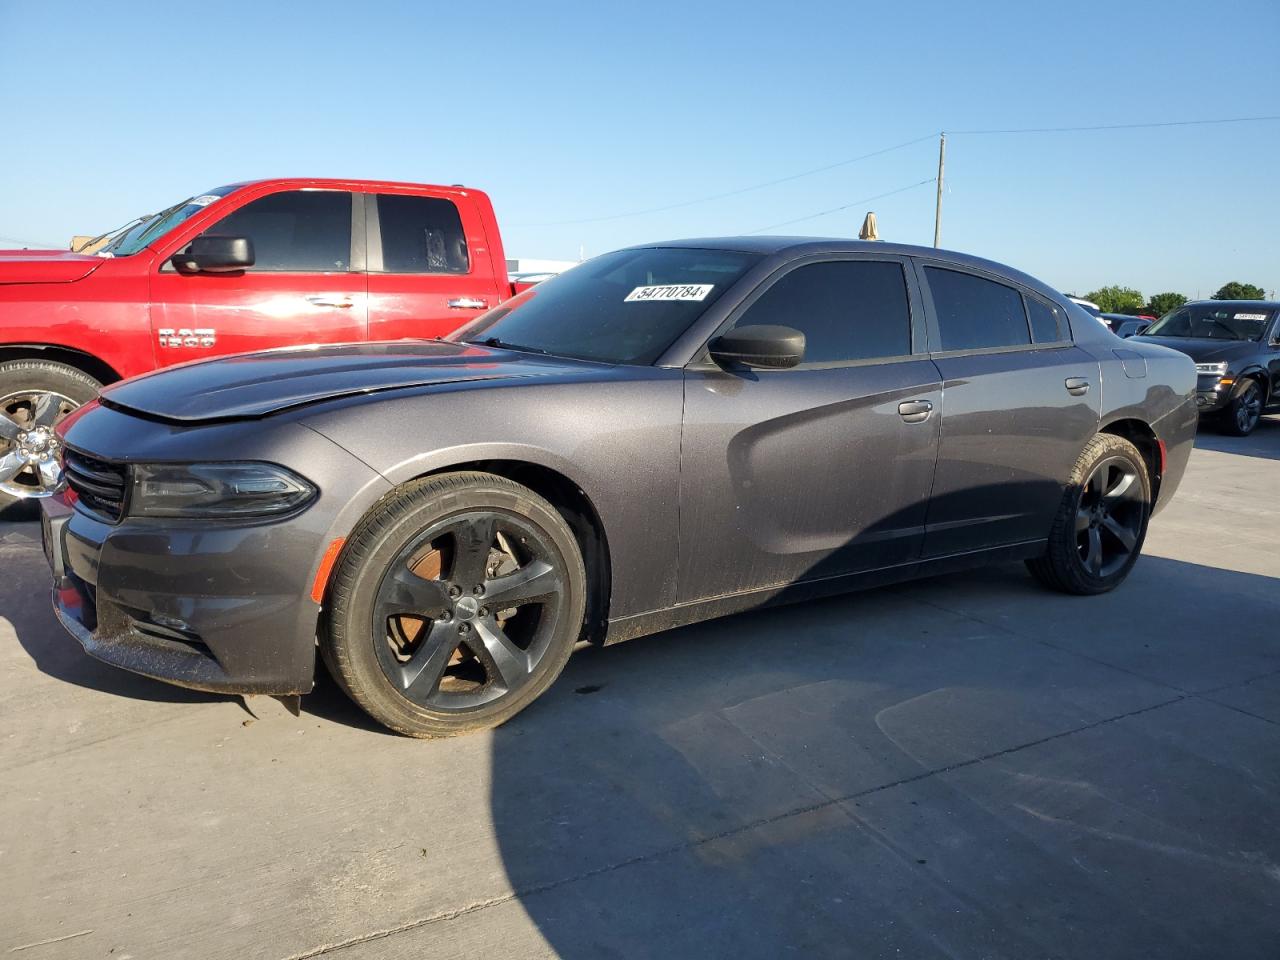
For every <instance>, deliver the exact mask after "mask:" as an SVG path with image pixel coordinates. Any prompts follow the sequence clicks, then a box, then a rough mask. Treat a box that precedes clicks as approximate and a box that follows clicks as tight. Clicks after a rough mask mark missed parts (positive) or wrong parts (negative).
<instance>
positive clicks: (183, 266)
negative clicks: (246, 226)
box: [169, 236, 253, 273]
mask: <svg viewBox="0 0 1280 960" xmlns="http://www.w3.org/2000/svg"><path fill="white" fill-rule="evenodd" d="M169 262H170V263H172V264H173V266H174V269H175V270H177V271H178V272H179V273H234V272H236V271H237V270H243V269H244V268H245V267H252V266H253V241H252V240H250V239H249V238H248V237H211V236H199V237H196V238H195V239H194V240H192V241H191V244H190V245H189V246H188V247H187V249H186V250H185V251H183V252H182V253H175V254H174V255H173V256H172V257H170V258H169Z"/></svg>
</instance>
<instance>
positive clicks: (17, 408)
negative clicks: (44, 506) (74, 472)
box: [0, 360, 102, 510]
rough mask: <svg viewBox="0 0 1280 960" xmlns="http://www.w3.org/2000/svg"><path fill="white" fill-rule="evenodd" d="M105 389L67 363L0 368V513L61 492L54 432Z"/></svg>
mask: <svg viewBox="0 0 1280 960" xmlns="http://www.w3.org/2000/svg"><path fill="white" fill-rule="evenodd" d="M100 386H102V385H101V384H100V383H98V381H97V380H95V379H93V377H91V376H89V375H88V374H87V373H84V372H82V371H80V370H77V369H76V368H75V367H69V366H67V365H66V364H64V363H54V362H51V361H49V360H10V361H8V362H6V363H0V510H3V509H4V508H5V507H7V506H9V505H10V504H11V503H13V502H14V501H16V500H30V499H35V498H37V497H47V496H49V495H50V494H52V493H53V492H54V490H56V489H57V487H58V484H59V483H60V482H61V480H62V476H61V471H60V469H59V467H58V450H59V442H58V438H57V436H56V435H55V434H54V432H53V428H54V427H55V426H57V425H58V423H59V421H61V420H62V418H63V417H65V416H66V415H67V414H69V413H70V412H71V411H72V410H74V409H76V407H78V406H80V405H81V404H84V403H88V402H89V401H90V400H92V399H93V398H94V397H96V396H97V395H98V388H99V387H100Z"/></svg>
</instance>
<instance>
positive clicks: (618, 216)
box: [517, 133, 936, 227]
mask: <svg viewBox="0 0 1280 960" xmlns="http://www.w3.org/2000/svg"><path fill="white" fill-rule="evenodd" d="M935 136H936V134H933V133H929V134H926V135H925V136H923V137H916V138H915V139H914V140H908V141H906V142H905V143H899V144H895V145H894V146H892V147H885V148H883V149H881V150H873V151H872V152H871V153H864V154H861V155H860V156H857V157H850V158H849V159H847V160H837V161H836V162H835V163H829V164H827V165H826V166H823V167H814V168H813V169H812V170H805V171H802V172H801V173H793V174H790V175H789V176H785V177H778V178H777V179H776V180H766V181H764V182H763V183H755V184H752V185H751V186H749V187H740V188H738V189H737V190H729V191H726V192H725V193H714V194H711V195H710V196H706V197H698V198H696V199H694V200H682V201H681V202H680V203H671V204H668V205H666V206H664V207H650V208H649V209H647V210H632V211H630V212H629V213H613V214H609V215H608V216H604V217H587V218H585V219H582V220H556V221H553V222H551V223H524V224H517V226H522V227H564V226H572V225H574V224H579V223H602V222H604V221H606V220H622V219H624V218H626V217H640V216H644V215H645V214H649V213H664V212H666V211H667V210H678V209H680V208H681V207H691V206H693V205H694V204H697V203H710V202H711V201H712V200H723V199H725V198H726V197H736V196H739V195H741V194H744V193H750V192H751V191H752V190H763V189H764V188H765V187H776V186H777V185H778V184H780V183H790V182H791V181H792V180H799V179H801V178H802V177H811V176H813V175H814V174H818V173H825V172H826V171H828V170H835V169H836V168H837V167H846V166H848V165H849V164H851V163H857V162H858V161H860V160H869V159H871V158H872V157H878V156H881V155H882V154H886V153H892V152H893V151H894V150H901V149H902V148H903V147H910V146H913V145H914V144H917V143H923V142H924V141H925V140H932V139H933V138H934V137H935Z"/></svg>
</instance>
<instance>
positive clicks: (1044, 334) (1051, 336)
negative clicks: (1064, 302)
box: [1026, 297, 1071, 343]
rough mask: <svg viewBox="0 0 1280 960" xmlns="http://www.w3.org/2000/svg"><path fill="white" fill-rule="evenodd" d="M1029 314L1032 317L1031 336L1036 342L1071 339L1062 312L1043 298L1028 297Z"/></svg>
mask: <svg viewBox="0 0 1280 960" xmlns="http://www.w3.org/2000/svg"><path fill="white" fill-rule="evenodd" d="M1026 300H1027V316H1028V317H1030V318H1031V336H1032V338H1033V339H1034V340H1035V342H1036V343H1055V342H1057V341H1059V340H1070V339H1071V338H1070V337H1068V336H1067V335H1066V331H1065V330H1064V329H1063V323H1062V314H1061V313H1060V312H1059V311H1058V309H1057V308H1056V307H1051V306H1049V305H1048V304H1047V303H1045V302H1044V301H1043V300H1037V299H1036V298H1035V297H1027V298H1026Z"/></svg>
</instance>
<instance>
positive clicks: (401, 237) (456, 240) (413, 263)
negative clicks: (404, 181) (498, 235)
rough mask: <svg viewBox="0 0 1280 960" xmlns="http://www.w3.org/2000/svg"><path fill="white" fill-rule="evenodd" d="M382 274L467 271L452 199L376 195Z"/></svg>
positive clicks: (464, 243) (467, 261)
mask: <svg viewBox="0 0 1280 960" xmlns="http://www.w3.org/2000/svg"><path fill="white" fill-rule="evenodd" d="M378 227H379V232H380V235H381V240H382V270H383V272H384V273H467V272H468V271H469V270H470V268H471V258H470V256H469V254H468V252H467V238H466V236H465V235H464V234H463V231H462V218H461V217H459V216H458V208H457V206H455V205H454V203H453V201H451V200H445V199H444V198H442V197H418V196H410V195H407V194H398V193H380V194H378Z"/></svg>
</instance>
